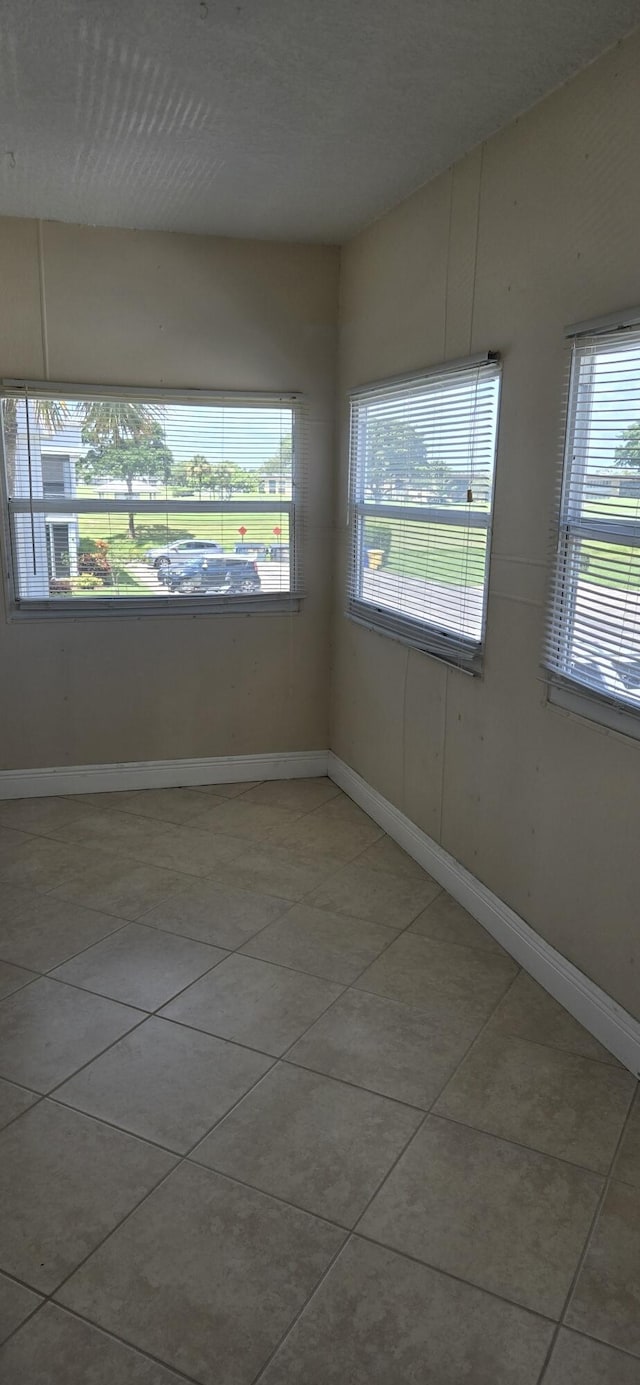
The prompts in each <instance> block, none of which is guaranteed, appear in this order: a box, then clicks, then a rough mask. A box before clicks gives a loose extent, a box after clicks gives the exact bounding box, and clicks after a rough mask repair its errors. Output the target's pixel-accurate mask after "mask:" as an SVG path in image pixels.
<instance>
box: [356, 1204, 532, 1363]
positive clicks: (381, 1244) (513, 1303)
mask: <svg viewBox="0 0 640 1385" xmlns="http://www.w3.org/2000/svg"><path fill="white" fill-rule="evenodd" d="M351 1234H352V1236H355V1238H356V1239H357V1240H359V1241H365V1242H366V1244H367V1245H370V1246H376V1247H377V1248H378V1249H379V1250H386V1251H389V1252H390V1254H391V1255H397V1256H399V1258H400V1259H401V1260H410V1261H411V1264H412V1265H422V1267H423V1269H427V1270H431V1271H432V1272H433V1273H434V1274H442V1275H444V1276H445V1278H446V1279H453V1281H454V1283H455V1284H463V1285H464V1287H465V1288H466V1289H472V1290H473V1291H474V1292H475V1293H477V1294H487V1296H488V1297H489V1298H493V1299H496V1300H497V1302H498V1303H507V1304H508V1305H509V1307H510V1308H517V1309H518V1311H519V1312H520V1313H528V1314H530V1316H531V1317H533V1318H541V1319H542V1320H543V1322H548V1323H549V1324H550V1325H552V1326H554V1327H555V1326H556V1325H557V1320H556V1318H553V1317H551V1315H550V1314H549V1313H542V1312H541V1311H540V1309H539V1308H530V1307H529V1306H528V1305H527V1304H526V1303H522V1302H521V1301H520V1300H519V1299H516V1298H507V1297H506V1294H499V1293H498V1292H497V1290H496V1289H487V1288H486V1287H485V1285H484V1284H476V1282H475V1280H473V1279H463V1277H462V1275H460V1274H455V1273H454V1271H453V1270H447V1269H443V1267H442V1265H436V1264H434V1263H433V1262H432V1261H431V1260H421V1259H420V1257H419V1256H418V1255H412V1253H411V1251H409V1250H398V1248H397V1246H391V1245H389V1244H388V1243H387V1242H386V1241H378V1240H376V1238H375V1236H371V1235H370V1234H369V1233H368V1232H366V1231H357V1230H356V1231H352V1233H351ZM536 1385H539V1382H537V1381H536Z"/></svg>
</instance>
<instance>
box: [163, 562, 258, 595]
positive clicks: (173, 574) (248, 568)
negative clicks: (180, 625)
mask: <svg viewBox="0 0 640 1385" xmlns="http://www.w3.org/2000/svg"><path fill="white" fill-rule="evenodd" d="M158 576H159V578H160V580H161V581H162V582H163V584H164V586H166V587H167V589H168V591H171V592H180V593H181V594H182V595H183V596H194V595H198V596H201V595H202V596H204V595H205V594H206V593H207V592H230V593H235V594H239V593H244V594H249V593H250V592H259V591H260V574H259V572H258V565H257V563H255V562H251V561H250V559H248V558H238V557H237V556H236V555H235V554H232V553H220V554H218V555H215V554H214V555H213V556H212V557H209V558H197V559H196V560H195V561H194V562H190V563H182V564H180V565H179V566H177V567H175V566H174V565H173V564H172V565H171V566H169V567H166V568H164V570H163V571H162V574H160V573H159V574H158Z"/></svg>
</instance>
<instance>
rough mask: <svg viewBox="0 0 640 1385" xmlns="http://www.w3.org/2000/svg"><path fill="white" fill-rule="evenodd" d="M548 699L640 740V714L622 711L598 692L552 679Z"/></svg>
mask: <svg viewBox="0 0 640 1385" xmlns="http://www.w3.org/2000/svg"><path fill="white" fill-rule="evenodd" d="M547 701H548V703H549V704H550V705H551V706H552V707H560V708H561V709H562V711H564V712H572V713H573V714H574V715H575V716H579V717H581V718H582V719H583V720H584V721H591V722H594V723H595V724H596V725H597V726H602V727H604V728H605V729H606V730H608V731H617V732H618V733H619V734H620V735H622V736H631V737H632V738H633V739H634V740H640V714H639V713H637V712H632V711H628V712H625V711H622V710H621V709H620V708H619V707H614V706H612V705H611V703H609V702H605V701H604V699H602V698H599V697H598V695H597V693H590V692H587V691H586V689H584V688H580V687H578V686H577V685H576V686H575V687H569V686H568V685H565V684H564V683H555V682H553V681H550V682H549V683H548V685H547Z"/></svg>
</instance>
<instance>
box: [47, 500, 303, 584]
mask: <svg viewBox="0 0 640 1385" xmlns="http://www.w3.org/2000/svg"><path fill="white" fill-rule="evenodd" d="M134 513H135V512H134ZM78 527H79V537H80V551H81V553H82V550H83V548H84V547H85V545H86V544H87V543H89V544H91V545H95V544H96V543H97V542H98V541H102V542H103V543H106V545H107V552H106V556H107V558H108V561H109V566H110V568H111V574H112V576H113V582H111V583H110V584H109V585H106V584H104V583H102V582H101V581H98V580H96V579H94V581H86V579H85V580H84V581H83V579H82V577H81V578H80V579H75V578H74V579H73V589H72V593H71V594H72V595H74V596H83V597H89V598H95V597H99V596H120V595H122V596H148V595H149V594H150V590H152V591H153V592H154V594H155V593H156V580H155V572H154V570H153V568H151V567H150V568H149V569H148V572H147V570H146V569H145V571H144V573H141V572H140V569H139V568H138V570H137V574H136V571H135V570H134V571H133V572H132V571H131V567H132V566H133V565H136V564H140V563H141V562H143V560H144V555H145V552H146V550H147V549H148V548H163V547H165V546H166V545H167V544H170V543H175V542H176V541H177V540H178V539H191V538H194V539H197V538H203V539H212V540H213V541H214V542H215V543H219V544H220V546H221V547H222V548H223V549H225V551H226V552H233V549H234V547H235V545H236V544H237V543H242V542H245V543H249V542H251V541H255V542H256V543H264V544H269V545H270V544H275V543H288V542H289V530H288V515H287V514H282V513H281V511H280V510H273V511H265V512H263V513H258V514H252V513H248V514H247V515H246V516H245V517H243V515H242V513H241V512H240V513H238V514H232V515H230V514H217V515H216V514H194V513H193V512H189V511H185V512H184V513H176V514H172V515H169V516H168V517H167V522H166V523H164V524H163V523H162V522H161V516H159V515H158V516H154V515H142V516H140V517H138V516H136V522H135V530H136V537H135V539H132V538H131V536H130V534H129V526H128V517H127V515H121V514H118V515H110V514H95V515H92V514H81V515H79V516H78ZM242 527H244V528H245V530H246V533H245V534H244V535H243V534H240V533H239V530H240V528H242ZM276 528H279V529H280V530H281V533H280V534H274V532H273V531H274V529H276ZM159 590H161V589H159Z"/></svg>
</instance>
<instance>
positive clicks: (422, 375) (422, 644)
mask: <svg viewBox="0 0 640 1385" xmlns="http://www.w3.org/2000/svg"><path fill="white" fill-rule="evenodd" d="M483 366H485V367H487V368H493V369H494V370H495V371H496V374H497V382H498V384H497V400H496V425H495V436H494V440H493V458H492V467H491V479H490V486H489V503H488V509H487V510H485V511H482V510H477V511H472V512H470V511H469V510H468V509H467V508H466V507H464V506H462V507H456V508H454V507H453V506H452V507H451V509H449V510H446V509H445V508H444V507H442V506H435V505H432V506H430V505H406V506H403V505H397V504H396V505H394V504H390V505H386V506H385V505H384V504H379V503H377V502H375V501H365V500H364V467H363V465H362V462H361V458H360V457H359V455H358V449H357V438H356V436H355V435H356V432H357V422H356V420H357V407H358V404H359V403H361V402H362V401H363V400H364V399H366V398H367V397H368V396H369V397H371V398H372V399H374V398H375V397H378V398H384V396H385V394H387V393H388V394H389V395H390V396H391V395H392V394H393V393H395V392H396V391H398V390H402V389H404V388H408V389H410V388H411V386H412V385H416V386H418V385H422V384H426V383H427V382H430V381H432V380H437V379H438V378H439V377H442V379H443V383H444V381H445V380H446V377H447V376H455V375H460V374H462V373H463V372H464V371H466V370H468V371H469V372H473V371H474V370H475V371H477V370H479V369H481V368H482V367H483ZM501 392H502V359H501V356H500V353H499V352H497V351H486V352H481V353H478V354H477V355H474V356H468V357H464V358H463V359H460V360H452V361H444V362H442V363H440V364H438V365H435V366H429V367H427V368H425V369H423V370H420V371H414V372H411V373H408V374H406V375H398V376H393V377H389V378H388V379H385V380H381V381H375V382H373V383H371V384H367V385H361V386H358V387H357V388H354V389H352V390H350V391H349V394H348V401H349V472H348V519H347V527H348V534H349V556H348V563H347V607H346V615H347V618H348V619H350V620H352V621H354V622H355V623H356V624H357V625H363V626H365V628H366V629H369V630H372V631H374V632H375V633H377V634H380V635H385V636H387V637H389V638H391V639H395V640H397V641H398V642H399V643H401V644H404V645H407V646H409V647H410V648H413V649H418V650H420V652H421V653H423V654H427V655H429V656H430V657H432V658H435V659H438V660H439V661H441V662H443V663H445V664H447V666H448V667H451V668H456V669H458V670H459V671H460V672H462V673H467V674H471V675H473V676H478V675H480V674H481V673H482V668H483V660H484V647H485V638H486V627H487V615H488V604H489V581H490V570H491V553H492V534H493V515H494V499H495V486H496V472H497V457H498V443H499V431H500V403H501ZM472 515H473V518H471V516H472ZM376 516H377V517H378V518H380V519H396V520H408V521H414V522H419V523H425V524H426V523H430V522H431V523H437V524H441V525H443V526H444V527H447V526H449V525H457V526H460V524H461V521H462V523H463V524H464V527H467V528H469V529H472V528H481V529H483V530H484V531H485V532H486V536H487V538H486V545H487V546H486V560H485V568H484V580H483V584H482V617H481V628H480V636H479V639H478V640H475V639H472V638H470V637H468V636H465V635H463V634H461V633H456V632H454V631H447V630H446V629H443V628H442V627H441V626H439V625H437V624H436V623H435V622H430V621H420V620H416V619H414V618H412V617H410V616H407V617H404V616H402V614H401V613H396V612H394V611H393V609H392V608H385V607H376V606H375V605H373V603H371V602H369V601H365V600H363V599H362V598H361V597H359V596H357V595H354V594H353V593H354V590H355V588H356V586H357V585H359V583H358V578H360V579H361V576H362V571H363V568H362V541H363V530H364V523H365V521H366V519H367V517H369V518H375V517H376Z"/></svg>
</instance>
